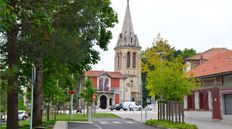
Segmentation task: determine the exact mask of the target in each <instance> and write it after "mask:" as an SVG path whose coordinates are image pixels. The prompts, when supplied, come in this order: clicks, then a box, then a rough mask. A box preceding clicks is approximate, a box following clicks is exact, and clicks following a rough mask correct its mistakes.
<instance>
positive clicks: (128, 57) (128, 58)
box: [126, 52, 130, 68]
mask: <svg viewBox="0 0 232 129" xmlns="http://www.w3.org/2000/svg"><path fill="white" fill-rule="evenodd" d="M126 59H127V63H126V66H127V67H128V68H129V67H130V52H127V58H126Z"/></svg>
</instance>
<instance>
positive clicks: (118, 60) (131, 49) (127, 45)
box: [114, 2, 141, 101]
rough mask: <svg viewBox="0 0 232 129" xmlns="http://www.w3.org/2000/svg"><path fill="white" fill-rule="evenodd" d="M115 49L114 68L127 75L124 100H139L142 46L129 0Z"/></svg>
mask: <svg viewBox="0 0 232 129" xmlns="http://www.w3.org/2000/svg"><path fill="white" fill-rule="evenodd" d="M114 50H115V58H114V70H115V71H116V72H120V73H122V74H123V75H124V76H125V80H124V87H123V88H124V89H122V90H123V91H124V92H123V95H122V101H130V100H133V101H139V100H140V97H141V59H140V50H141V46H140V45H139V41H138V37H137V35H136V34H135V33H134V29H133V24H132V19H131V13H130V6H129V2H127V7H126V13H125V17H124V22H123V27H122V31H121V33H120V34H119V36H118V41H117V44H116V47H115V48H114Z"/></svg>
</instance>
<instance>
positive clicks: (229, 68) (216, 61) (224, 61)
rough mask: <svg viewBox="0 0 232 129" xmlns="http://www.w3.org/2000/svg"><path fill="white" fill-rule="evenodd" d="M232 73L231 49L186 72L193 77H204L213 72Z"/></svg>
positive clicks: (213, 73)
mask: <svg viewBox="0 0 232 129" xmlns="http://www.w3.org/2000/svg"><path fill="white" fill-rule="evenodd" d="M230 72H231V73H232V50H227V52H224V53H220V54H217V55H216V56H214V57H212V58H210V59H209V60H208V61H206V62H204V63H202V64H201V65H199V66H198V67H196V68H195V69H193V70H191V71H190V72H188V73H187V74H188V75H192V76H193V77H204V76H210V75H215V74H223V73H230Z"/></svg>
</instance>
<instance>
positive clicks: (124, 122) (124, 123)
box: [68, 118, 159, 129]
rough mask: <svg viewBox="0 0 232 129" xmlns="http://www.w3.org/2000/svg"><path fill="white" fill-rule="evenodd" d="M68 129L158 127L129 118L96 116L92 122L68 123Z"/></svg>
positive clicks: (139, 128) (141, 128) (142, 128)
mask: <svg viewBox="0 0 232 129" xmlns="http://www.w3.org/2000/svg"><path fill="white" fill-rule="evenodd" d="M68 126H69V129H159V128H155V127H151V126H147V125H145V124H143V123H139V122H136V121H133V120H130V119H122V118H114V119H111V118H98V119H95V122H94V123H92V124H91V123H74V122H73V123H72V122H70V123H69V124H68Z"/></svg>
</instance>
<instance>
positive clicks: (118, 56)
mask: <svg viewBox="0 0 232 129" xmlns="http://www.w3.org/2000/svg"><path fill="white" fill-rule="evenodd" d="M117 58H118V69H119V68H120V55H119V53H117Z"/></svg>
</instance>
